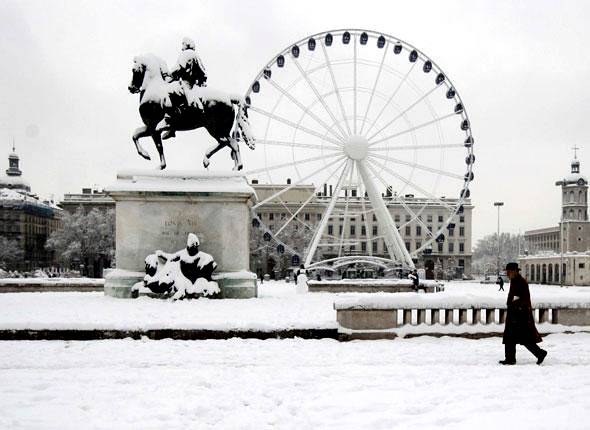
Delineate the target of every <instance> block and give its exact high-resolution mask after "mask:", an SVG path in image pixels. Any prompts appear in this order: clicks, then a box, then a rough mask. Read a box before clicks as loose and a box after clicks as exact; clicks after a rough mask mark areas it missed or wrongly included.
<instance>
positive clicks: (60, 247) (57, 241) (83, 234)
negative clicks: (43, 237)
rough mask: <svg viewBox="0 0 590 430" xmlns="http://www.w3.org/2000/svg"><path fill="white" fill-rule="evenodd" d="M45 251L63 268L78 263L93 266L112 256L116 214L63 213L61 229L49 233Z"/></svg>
mask: <svg viewBox="0 0 590 430" xmlns="http://www.w3.org/2000/svg"><path fill="white" fill-rule="evenodd" d="M45 247H46V248H47V249H49V250H52V251H55V252H56V254H57V256H58V258H59V259H60V260H61V261H62V262H63V263H66V264H70V263H72V262H74V261H78V262H80V263H82V264H84V265H85V266H86V267H88V265H90V264H92V265H96V264H99V263H100V262H102V261H111V260H113V258H114V256H115V211H114V210H113V209H108V210H100V209H96V208H95V209H92V210H91V211H90V212H88V213H84V210H83V208H82V207H80V208H78V210H76V212H75V213H73V214H70V213H67V212H66V213H64V215H63V217H62V223H61V228H60V229H59V230H56V231H55V232H53V233H52V235H51V236H50V237H49V239H48V240H47V243H46V244H45Z"/></svg>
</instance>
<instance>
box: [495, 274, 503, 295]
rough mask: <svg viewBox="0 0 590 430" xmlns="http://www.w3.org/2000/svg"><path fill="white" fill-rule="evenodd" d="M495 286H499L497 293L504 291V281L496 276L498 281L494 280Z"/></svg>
mask: <svg viewBox="0 0 590 430" xmlns="http://www.w3.org/2000/svg"><path fill="white" fill-rule="evenodd" d="M496 284H498V285H499V286H500V289H499V290H498V291H504V279H502V277H501V276H500V275H498V279H497V280H496Z"/></svg>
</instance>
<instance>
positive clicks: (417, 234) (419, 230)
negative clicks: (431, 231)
mask: <svg viewBox="0 0 590 430" xmlns="http://www.w3.org/2000/svg"><path fill="white" fill-rule="evenodd" d="M416 236H422V227H420V226H419V225H417V226H416Z"/></svg>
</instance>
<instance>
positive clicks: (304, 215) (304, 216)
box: [303, 212, 309, 221]
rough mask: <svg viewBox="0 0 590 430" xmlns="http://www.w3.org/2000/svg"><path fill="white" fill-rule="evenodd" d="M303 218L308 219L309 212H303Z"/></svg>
mask: <svg viewBox="0 0 590 430" xmlns="http://www.w3.org/2000/svg"><path fill="white" fill-rule="evenodd" d="M303 219H304V220H305V221H309V213H307V212H306V213H305V214H303Z"/></svg>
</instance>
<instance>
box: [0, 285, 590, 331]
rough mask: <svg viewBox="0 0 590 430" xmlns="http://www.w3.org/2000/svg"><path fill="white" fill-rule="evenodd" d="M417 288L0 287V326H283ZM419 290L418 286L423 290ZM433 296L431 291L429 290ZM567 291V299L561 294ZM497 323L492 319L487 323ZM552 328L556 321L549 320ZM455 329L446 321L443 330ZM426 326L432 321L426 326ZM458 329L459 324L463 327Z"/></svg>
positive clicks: (540, 289)
mask: <svg viewBox="0 0 590 430" xmlns="http://www.w3.org/2000/svg"><path fill="white" fill-rule="evenodd" d="M416 294H417V293H397V294H387V293H376V294H362V293H339V294H330V293H308V294H304V295H298V294H296V293H295V285H294V284H293V283H285V282H272V281H271V282H265V283H264V284H262V285H261V286H260V289H259V297H258V298H255V299H248V300H209V299H199V300H191V301H177V302H171V301H168V300H158V299H151V298H148V297H140V298H139V299H136V300H125V299H116V298H112V297H106V296H104V295H103V294H102V293H100V292H97V293H70V292H68V293H57V292H53V293H6V294H0V329H26V328H28V329H72V328H78V329H120V330H136V329H153V328H184V329H211V330H229V329H241V330H244V329H248V330H264V331H271V330H284V329H293V328H299V329H307V328H335V327H336V311H335V310H334V308H333V304H334V301H336V300H342V299H346V298H363V297H369V298H371V300H374V299H377V298H378V297H385V298H391V297H394V296H395V297H400V298H403V297H415V296H416ZM506 295H507V292H498V289H497V286H496V285H482V284H476V283H463V282H451V283H447V284H446V285H445V291H444V292H442V293H436V297H440V298H441V299H442V298H445V297H446V298H448V299H449V300H454V301H457V300H477V301H486V300H487V301H490V302H492V303H496V302H497V303H502V302H503V301H504V300H505V297H506ZM531 295H532V299H533V304H534V303H535V301H541V300H543V301H553V302H555V303H559V302H560V301H572V300H574V301H578V302H586V303H590V288H587V287H573V288H559V287H554V286H538V285H533V286H531ZM421 296H422V294H421ZM433 296H434V295H433ZM566 299H567V300H566ZM488 328H489V329H492V330H497V327H496V328H494V327H488ZM554 328H555V327H554ZM451 329H453V328H452V327H450V328H447V330H451ZM429 330H430V329H429ZM461 330H463V331H464V330H465V327H462V329H461Z"/></svg>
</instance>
